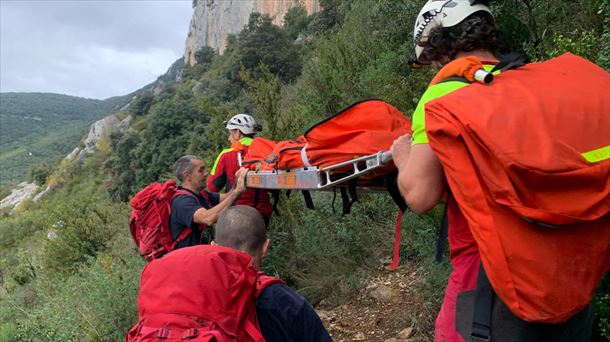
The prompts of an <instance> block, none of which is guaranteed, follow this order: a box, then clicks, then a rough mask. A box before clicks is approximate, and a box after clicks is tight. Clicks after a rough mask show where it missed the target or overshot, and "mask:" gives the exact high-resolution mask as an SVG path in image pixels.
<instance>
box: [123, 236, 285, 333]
mask: <svg viewBox="0 0 610 342" xmlns="http://www.w3.org/2000/svg"><path fill="white" fill-rule="evenodd" d="M278 282H282V281H281V280H279V279H277V278H272V277H268V276H265V275H262V274H259V273H258V272H257V270H256V268H255V265H254V263H253V261H252V258H251V257H250V256H249V255H248V254H245V253H242V252H240V251H238V250H235V249H232V248H227V247H221V246H210V245H199V246H193V247H187V248H181V249H179V250H176V251H174V252H172V253H170V254H168V255H167V256H165V257H163V258H161V259H159V260H155V261H153V262H151V263H149V264H148V265H146V267H145V268H144V270H143V271H142V278H141V281H140V294H139V296H138V315H139V322H138V324H136V325H135V326H134V327H133V328H132V329H131V330H130V331H129V333H128V334H127V337H126V341H127V342H153V341H166V342H169V341H183V340H187V341H193V342H195V341H197V342H202V341H216V342H228V341H240V342H241V341H244V342H250V341H256V342H260V341H264V339H263V337H262V335H261V333H260V328H259V326H258V321H257V320H256V297H257V295H258V294H260V292H262V290H263V289H264V288H265V287H266V286H269V285H271V284H275V283H278Z"/></svg>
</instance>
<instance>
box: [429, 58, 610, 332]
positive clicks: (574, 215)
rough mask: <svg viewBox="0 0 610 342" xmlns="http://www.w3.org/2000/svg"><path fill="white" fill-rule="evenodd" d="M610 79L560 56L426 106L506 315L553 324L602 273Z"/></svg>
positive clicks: (607, 232)
mask: <svg viewBox="0 0 610 342" xmlns="http://www.w3.org/2000/svg"><path fill="white" fill-rule="evenodd" d="M609 85H610V74H608V72H607V71H605V70H603V69H602V68H600V67H598V66H596V65H594V64H593V63H591V62H589V61H587V60H585V59H583V58H581V57H578V56H575V55H572V54H565V55H562V56H560V57H558V58H554V59H552V60H549V61H546V62H542V63H532V64H528V65H526V66H524V67H521V68H518V69H515V70H511V71H507V72H503V73H502V74H500V75H498V76H496V79H495V80H494V82H493V83H492V84H491V85H487V86H486V85H482V84H471V85H469V86H467V87H464V88H462V89H459V90H456V91H454V92H452V93H450V94H447V95H445V96H443V97H441V98H438V99H436V100H433V101H430V102H429V103H428V104H426V107H425V110H426V132H427V133H428V139H429V141H430V148H431V149H432V150H433V151H434V152H435V154H436V156H437V157H438V159H439V161H440V163H441V164H442V165H443V169H444V172H445V175H446V177H447V182H448V184H449V187H450V188H451V192H452V194H453V196H454V197H455V199H456V201H457V203H458V205H459V207H460V210H461V211H462V213H463V214H464V216H465V218H466V219H467V221H468V225H469V227H470V230H471V232H472V234H473V236H474V238H475V240H476V242H477V245H478V247H479V251H480V253H481V262H482V263H483V266H484V269H485V273H486V275H487V277H488V278H489V281H490V283H491V285H492V287H493V289H494V291H495V292H496V294H497V295H498V296H499V297H500V298H501V299H502V301H503V302H504V303H506V305H507V306H508V307H509V308H510V309H511V311H512V312H513V313H514V314H515V315H517V316H519V317H521V318H523V319H525V320H527V321H529V322H543V323H561V322H564V321H566V320H567V319H569V318H570V317H572V316H573V315H574V314H576V313H578V312H579V311H581V310H582V309H583V308H584V307H585V306H586V305H588V304H589V303H590V302H591V298H592V297H593V294H594V291H595V288H596V286H597V284H598V282H599V280H600V279H601V278H602V276H603V275H604V273H605V272H607V270H608V269H609V268H610V178H609V177H608V175H609V174H610V91H609Z"/></svg>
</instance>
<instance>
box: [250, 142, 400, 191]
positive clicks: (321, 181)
mask: <svg viewBox="0 0 610 342" xmlns="http://www.w3.org/2000/svg"><path fill="white" fill-rule="evenodd" d="M390 160H392V155H391V154H390V152H388V151H380V152H377V153H375V154H371V155H367V156H363V157H359V158H355V159H352V160H348V161H345V162H341V163H338V164H335V165H331V166H327V167H324V168H320V167H315V166H314V167H303V168H298V169H291V170H273V171H249V172H248V174H247V175H246V187H248V188H252V189H267V190H331V189H333V188H336V187H343V186H346V184H347V182H348V181H349V180H351V179H353V178H357V177H360V176H362V175H365V174H367V173H369V172H371V171H374V170H376V169H379V168H381V167H384V166H386V165H387V164H388V163H389V162H390ZM346 166H351V167H352V169H351V171H344V170H343V169H344V168H345V167H346ZM338 169H342V171H340V172H337V170H338ZM360 185H361V186H360ZM360 185H359V186H358V188H364V189H365V190H368V191H386V189H385V186H384V187H382V186H373V185H371V186H366V184H360Z"/></svg>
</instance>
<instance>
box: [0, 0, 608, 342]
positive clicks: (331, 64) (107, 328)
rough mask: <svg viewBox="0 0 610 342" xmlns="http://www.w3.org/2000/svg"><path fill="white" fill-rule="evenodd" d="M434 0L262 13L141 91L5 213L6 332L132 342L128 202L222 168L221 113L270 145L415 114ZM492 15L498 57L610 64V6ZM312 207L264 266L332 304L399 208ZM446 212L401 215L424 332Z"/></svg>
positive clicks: (0, 315)
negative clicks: (171, 181) (84, 150)
mask: <svg viewBox="0 0 610 342" xmlns="http://www.w3.org/2000/svg"><path fill="white" fill-rule="evenodd" d="M422 4H423V1H395V0H376V1H372V0H371V1H348V0H344V1H340V0H325V1H321V5H322V7H323V10H322V11H321V12H319V13H317V14H315V15H313V16H306V13H305V11H304V10H303V9H299V8H296V9H292V10H290V11H289V12H288V14H287V15H286V17H285V25H284V26H283V27H278V26H275V25H273V24H272V22H271V19H270V18H269V17H266V16H261V15H257V14H253V15H252V16H251V18H250V22H249V23H248V25H247V26H246V27H245V28H244V30H243V31H242V32H241V33H239V34H238V35H236V36H232V37H230V38H229V43H228V46H227V48H226V50H225V53H224V54H223V55H222V56H218V55H217V54H215V53H214V52H213V50H211V49H202V50H201V51H199V52H198V53H197V60H198V64H197V65H196V66H194V67H189V68H186V69H184V71H183V72H182V76H181V79H182V81H181V82H180V83H177V84H169V85H166V86H165V87H163V88H162V89H161V91H160V92H158V93H156V94H155V93H153V92H151V91H144V92H142V93H140V94H139V95H138V96H137V97H136V99H135V100H134V101H133V102H132V103H131V104H130V106H129V107H128V108H127V109H126V110H125V111H124V112H123V113H122V115H131V116H133V118H134V120H133V124H132V126H131V129H130V130H128V131H127V132H125V133H123V134H113V135H111V136H109V137H106V138H105V139H104V140H103V141H101V142H100V143H99V144H98V152H97V153H96V154H94V155H92V156H91V157H90V158H88V159H87V160H86V161H85V163H84V164H78V163H74V162H72V163H68V162H64V163H62V164H61V165H58V166H57V167H56V168H55V169H54V171H53V173H52V174H51V176H50V178H51V179H53V181H54V182H55V184H57V185H58V187H57V190H56V191H55V192H54V193H52V194H51V195H49V196H47V197H46V198H45V199H43V200H42V202H41V203H38V204H32V203H26V204H25V205H23V206H22V207H21V208H18V213H17V214H15V215H12V216H5V217H2V218H0V235H1V236H2V240H0V250H2V251H3V253H2V256H1V258H0V271H1V274H2V277H1V282H2V290H1V291H2V292H1V293H0V298H1V300H2V305H0V340H17V341H28V340H41V341H46V340H52V341H59V340H62V341H64V340H66V341H67V340H91V341H119V340H121V339H122V338H123V335H124V333H125V331H126V330H127V329H128V328H129V327H130V326H131V325H132V324H134V323H135V321H136V311H135V304H136V296H137V288H138V279H139V272H140V271H141V268H142V266H143V264H144V263H143V261H142V260H141V259H140V258H139V256H138V255H137V253H136V251H135V249H134V247H133V246H132V243H131V241H130V239H129V233H128V229H127V219H128V216H129V207H128V204H127V201H128V200H129V198H130V197H131V196H132V195H133V194H134V193H135V192H136V191H137V190H139V189H140V188H141V187H142V186H144V185H146V184H148V183H150V182H153V181H162V180H165V179H167V178H169V177H171V175H170V174H169V169H170V166H171V165H172V163H173V162H174V161H175V160H176V159H177V158H178V157H179V156H181V155H183V154H196V155H199V156H201V157H202V158H203V159H204V160H205V161H206V163H208V165H210V164H211V163H212V162H213V158H214V156H215V155H216V154H217V153H218V152H219V151H220V150H221V149H222V148H223V147H224V146H225V145H226V144H227V142H226V131H225V129H224V127H223V124H222V122H223V120H226V119H227V118H229V117H230V116H231V115H232V114H235V113H238V112H246V113H251V114H253V115H254V116H255V117H257V118H259V119H260V120H261V121H262V122H263V127H264V130H263V133H262V135H263V136H265V137H268V138H271V139H285V138H292V137H295V136H298V135H301V134H303V133H304V132H305V131H306V130H307V128H309V126H310V125H312V124H313V123H315V122H317V121H319V120H321V119H324V118H326V117H328V116H329V115H332V114H333V113H335V112H336V111H338V110H340V109H341V108H343V107H344V106H346V105H349V104H350V103H352V102H355V101H357V100H360V99H363V98H371V97H375V98H382V99H385V100H386V101H388V102H390V103H392V104H393V105H395V106H397V107H398V108H399V109H400V110H401V111H403V112H404V113H405V114H406V115H408V116H410V115H411V112H412V111H413V109H414V107H415V105H416V103H417V101H418V98H419V96H420V95H421V93H422V92H423V91H424V89H425V87H426V85H427V83H428V81H429V80H430V78H431V76H432V73H433V70H418V71H413V70H410V69H409V68H408V67H407V65H406V61H407V58H408V55H409V53H410V51H411V40H412V27H413V22H414V18H415V15H416V14H417V12H418V11H419V8H420V7H421V5H422ZM493 9H494V10H495V11H496V13H497V20H498V24H499V26H500V28H501V30H503V32H504V36H503V40H504V44H503V46H502V51H501V52H508V51H515V50H521V51H524V52H526V53H527V54H528V55H529V56H530V57H531V58H532V59H533V60H543V59H546V58H550V57H553V56H556V55H559V54H561V53H562V52H564V51H572V52H574V53H576V54H580V55H582V56H584V57H586V58H588V59H590V60H592V61H594V62H596V63H597V64H599V65H601V66H602V67H604V68H606V69H607V70H608V69H610V8H609V7H608V4H607V2H605V1H602V0H575V1H567V0H562V1H551V0H503V1H496V2H495V5H494V7H493ZM577 16H578V18H579V20H574V18H575V17H577ZM314 202H315V204H316V210H305V209H304V203H303V200H302V199H301V198H300V197H299V196H298V194H297V195H293V196H291V197H290V198H286V197H283V199H282V202H281V203H280V213H281V216H279V217H275V218H274V219H273V220H272V224H271V227H270V235H271V239H272V246H271V250H270V253H269V256H268V257H267V258H266V259H265V261H264V264H263V268H264V269H265V271H266V272H267V273H269V274H276V275H279V276H281V277H283V278H284V279H286V280H287V282H288V283H289V284H290V285H292V286H294V287H295V288H297V289H298V290H299V291H300V292H301V293H302V294H304V295H305V296H306V297H307V298H308V299H309V300H310V301H312V303H314V304H317V303H319V302H321V301H323V303H324V306H325V307H329V306H333V305H338V304H341V303H344V302H345V301H346V300H347V298H352V296H353V295H354V294H355V293H358V290H361V288H362V287H363V286H365V285H363V284H364V283H363V281H362V280H363V279H364V278H366V277H367V274H370V273H371V270H373V269H379V268H380V266H381V261H380V259H384V258H386V257H388V256H389V255H390V254H391V245H392V242H393V224H394V217H395V216H394V213H395V212H396V211H397V209H396V206H395V205H393V203H392V201H391V200H390V198H389V196H387V195H386V194H362V195H361V196H360V201H359V202H358V203H356V204H355V205H354V208H353V209H352V213H351V214H350V215H347V216H343V217H342V216H341V215H340V214H338V213H337V214H335V213H334V211H333V209H332V193H316V194H314ZM442 211H443V208H442V207H440V206H439V207H438V208H436V209H435V210H433V212H432V213H431V214H429V215H425V216H418V215H415V214H413V213H409V214H408V215H406V216H405V219H404V226H403V230H404V232H405V235H406V238H405V240H404V242H403V244H402V247H401V257H402V262H403V263H405V264H406V265H407V266H405V269H409V270H411V269H413V270H415V271H414V272H416V273H415V274H416V275H417V277H418V278H419V281H417V282H414V283H413V284H412V285H409V286H411V287H410V288H409V291H412V293H413V295H414V296H420V297H421V298H423V300H421V301H420V302H421V303H423V304H421V305H423V306H425V307H424V308H422V310H417V311H419V312H423V313H424V314H422V315H421V316H418V317H411V318H409V320H410V321H411V322H412V325H413V329H414V336H415V339H417V340H423V341H426V340H430V339H431V334H432V330H433V329H432V326H433V320H434V314H435V312H437V310H438V307H439V303H440V299H441V297H442V289H443V288H444V285H445V282H446V277H447V274H448V262H447V261H446V258H445V261H444V262H443V263H441V264H435V263H434V262H433V254H434V244H435V241H436V235H437V227H438V224H439V221H440V217H441V214H442ZM410 274H411V273H410ZM609 292H610V284H609V282H608V281H606V282H605V283H604V284H602V286H601V288H600V290H599V294H598V296H597V297H596V300H595V308H596V310H597V316H596V321H595V324H596V334H597V336H598V338H599V339H602V336H605V338H608V336H610V323H609V320H610V298H609ZM403 318H404V317H403Z"/></svg>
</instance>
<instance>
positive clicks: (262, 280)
mask: <svg viewBox="0 0 610 342" xmlns="http://www.w3.org/2000/svg"><path fill="white" fill-rule="evenodd" d="M273 284H286V282H285V281H283V280H282V279H280V278H276V277H272V276H268V275H266V274H265V273H263V272H258V279H257V280H256V298H258V297H260V295H261V294H262V293H263V291H265V289H266V288H267V287H269V286H271V285H273Z"/></svg>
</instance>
